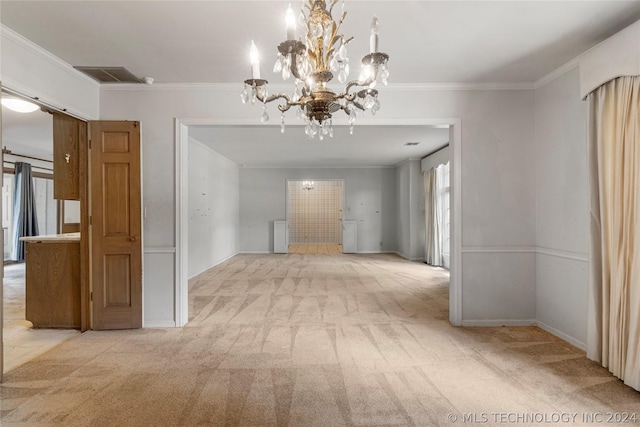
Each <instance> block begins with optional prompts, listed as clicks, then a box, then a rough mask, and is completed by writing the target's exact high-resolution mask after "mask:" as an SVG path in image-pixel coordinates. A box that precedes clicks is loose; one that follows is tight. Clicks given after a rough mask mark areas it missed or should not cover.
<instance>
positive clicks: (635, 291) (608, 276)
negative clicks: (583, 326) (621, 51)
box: [587, 77, 640, 390]
mask: <svg viewBox="0 0 640 427" xmlns="http://www.w3.org/2000/svg"><path fill="white" fill-rule="evenodd" d="M588 98H589V167H590V177H591V178H590V180H591V181H590V189H589V191H590V203H591V205H590V209H591V262H590V265H591V267H590V268H591V271H590V296H589V311H590V316H589V317H590V323H589V325H588V354H587V355H588V357H589V358H591V359H594V360H597V361H599V362H601V363H602V365H603V366H604V367H607V368H608V369H609V370H610V371H611V372H612V373H613V374H614V375H615V376H617V377H618V378H620V379H622V380H623V381H624V382H625V384H627V385H629V386H631V387H633V388H635V389H636V390H640V77H620V78H617V79H615V80H612V81H610V82H608V83H607V84H605V85H603V86H601V87H599V88H598V89H596V90H595V91H593V92H592V93H591V94H590V95H589V97H588Z"/></svg>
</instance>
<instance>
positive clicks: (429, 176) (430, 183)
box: [424, 168, 442, 266]
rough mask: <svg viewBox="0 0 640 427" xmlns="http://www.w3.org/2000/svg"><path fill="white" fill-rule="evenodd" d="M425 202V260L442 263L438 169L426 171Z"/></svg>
mask: <svg viewBox="0 0 640 427" xmlns="http://www.w3.org/2000/svg"><path fill="white" fill-rule="evenodd" d="M424 202H425V215H424V216H425V231H426V247H425V261H426V262H427V264H430V265H437V266H439V265H442V230H441V223H442V220H441V216H442V213H441V210H442V209H441V207H440V197H439V195H438V171H437V169H436V168H431V169H429V170H428V171H425V172H424Z"/></svg>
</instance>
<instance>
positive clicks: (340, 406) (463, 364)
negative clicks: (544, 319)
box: [1, 254, 640, 426]
mask: <svg viewBox="0 0 640 427" xmlns="http://www.w3.org/2000/svg"><path fill="white" fill-rule="evenodd" d="M447 282H448V277H447V275H446V274H445V273H443V272H442V271H439V270H435V269H432V268H430V267H428V266H425V265H424V264H421V263H411V262H408V261H405V260H403V259H401V258H399V257H397V256H394V255H341V254H335V255H334V254H317V255H297V254H292V255H240V256H236V257H234V258H232V259H231V260H229V261H227V262H225V263H224V264H222V265H220V266H218V267H216V268H213V269H211V270H209V271H208V272H206V273H204V274H202V275H200V276H198V277H196V278H195V279H193V280H192V281H191V283H190V295H189V296H190V304H191V307H190V313H191V321H190V323H189V324H188V326H187V327H185V328H182V329H176V328H174V329H143V330H137V331H113V332H89V333H85V334H83V335H82V336H80V337H78V338H74V339H72V340H70V341H68V342H66V343H64V344H62V345H60V346H59V347H57V348H55V349H54V350H52V351H50V352H48V353H46V354H44V355H43V356H40V357H39V358H37V359H35V360H34V361H32V362H29V363H27V364H25V365H23V366H21V367H19V368H16V369H15V370H12V371H10V372H9V373H8V374H7V375H6V376H5V383H4V384H3V385H2V388H1V391H2V395H1V399H2V408H1V411H2V412H1V414H2V419H1V421H2V426H13V425H25V426H41V425H63V426H76V425H78V426H85V425H95V426H137V425H139V426H183V425H184V426H192V425H201V426H205V425H221V426H235V425H243V426H263V425H264V426H275V425H278V426H286V425H291V426H342V425H347V426H384V425H386V426H390V425H394V426H396V425H402V426H405V425H407V426H409V425H417V426H436V425H472V424H476V425H553V424H554V423H553V421H554V420H555V421H558V422H557V424H558V425H594V424H596V423H594V422H591V423H588V422H585V419H586V420H588V419H589V417H592V419H594V420H596V421H597V420H599V419H600V420H602V419H604V420H605V421H606V418H598V415H597V413H599V414H602V415H601V417H604V416H605V414H607V413H618V414H623V413H634V412H635V413H640V393H637V392H635V391H633V390H632V389H630V388H628V387H626V386H625V385H623V384H622V383H621V382H620V381H618V380H617V379H615V378H613V377H612V376H611V375H610V374H609V373H608V372H607V371H606V370H605V369H603V368H601V367H599V366H598V365H597V364H595V363H592V362H590V361H588V360H587V359H586V358H585V355H584V353H583V352H582V351H580V350H578V349H576V348H575V347H573V346H571V345H569V344H567V343H565V342H563V341H561V340H560V339H558V338H555V337H554V336H552V335H550V334H548V333H546V332H544V331H542V330H540V329H538V328H536V327H524V328H511V327H502V328H456V327H452V326H451V325H450V324H449V323H448V321H447V318H448V302H447V299H448V298H447V295H448V287H447ZM147 286H153V284H152V283H150V284H147ZM621 416H622V415H621ZM518 417H519V418H518ZM554 417H555V418H554ZM585 417H586V418H585ZM599 424H607V425H612V424H611V423H605V422H600V423H599ZM620 425H630V424H629V423H627V424H623V423H620Z"/></svg>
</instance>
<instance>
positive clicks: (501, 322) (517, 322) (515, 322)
mask: <svg viewBox="0 0 640 427" xmlns="http://www.w3.org/2000/svg"><path fill="white" fill-rule="evenodd" d="M536 325H537V322H536V320H535V319H492V320H463V321H462V326H465V327H466V326H483V327H487V326H536Z"/></svg>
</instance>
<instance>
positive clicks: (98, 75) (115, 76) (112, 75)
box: [73, 66, 144, 83]
mask: <svg viewBox="0 0 640 427" xmlns="http://www.w3.org/2000/svg"><path fill="white" fill-rule="evenodd" d="M73 68H75V69H76V70H78V71H81V72H83V73H85V74H86V75H88V76H89V77H92V78H93V79H95V80H97V81H99V82H100V83H144V81H143V80H142V79H141V78H140V77H138V76H136V75H135V74H133V73H132V72H131V71H129V70H127V69H126V68H124V67H75V66H74V67H73Z"/></svg>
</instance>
